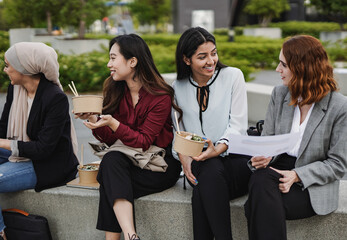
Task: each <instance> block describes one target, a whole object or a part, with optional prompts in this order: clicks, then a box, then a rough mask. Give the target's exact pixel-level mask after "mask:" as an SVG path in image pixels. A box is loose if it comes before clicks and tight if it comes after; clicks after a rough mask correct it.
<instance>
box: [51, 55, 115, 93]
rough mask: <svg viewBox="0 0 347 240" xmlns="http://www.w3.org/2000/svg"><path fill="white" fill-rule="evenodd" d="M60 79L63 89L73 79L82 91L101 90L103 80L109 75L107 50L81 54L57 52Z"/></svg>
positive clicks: (66, 88)
mask: <svg viewBox="0 0 347 240" xmlns="http://www.w3.org/2000/svg"><path fill="white" fill-rule="evenodd" d="M58 61H59V64H60V70H59V72H60V81H61V84H62V85H63V87H64V89H65V90H68V91H69V88H68V84H69V83H70V82H71V81H74V83H75V85H76V88H77V89H79V90H81V91H82V90H83V92H89V91H100V90H102V86H103V82H104V80H105V79H106V78H107V77H108V76H109V75H110V71H109V69H108V68H107V62H108V53H107V52H102V53H100V52H91V53H85V54H81V55H62V54H59V59H58Z"/></svg>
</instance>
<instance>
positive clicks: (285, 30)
mask: <svg viewBox="0 0 347 240" xmlns="http://www.w3.org/2000/svg"><path fill="white" fill-rule="evenodd" d="M249 27H259V25H247V26H245V27H235V32H236V35H242V34H243V29H244V28H249ZM269 27H278V28H281V29H282V37H283V38H286V37H288V36H294V35H298V34H308V35H311V36H314V37H316V38H319V33H320V32H322V31H328V32H329V31H339V30H340V27H339V25H338V24H337V23H334V22H305V21H288V22H278V23H270V25H269ZM345 28H347V24H345Z"/></svg>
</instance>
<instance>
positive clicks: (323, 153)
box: [245, 35, 347, 240]
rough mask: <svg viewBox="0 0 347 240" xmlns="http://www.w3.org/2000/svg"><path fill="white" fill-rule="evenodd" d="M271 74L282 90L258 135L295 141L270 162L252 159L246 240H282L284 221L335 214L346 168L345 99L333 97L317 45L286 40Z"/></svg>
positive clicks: (302, 39)
mask: <svg viewBox="0 0 347 240" xmlns="http://www.w3.org/2000/svg"><path fill="white" fill-rule="evenodd" d="M276 71H277V72H279V73H280V74H281V78H282V81H283V86H278V87H275V89H274V90H273V92H272V96H271V100H270V103H269V107H268V111H267V114H266V119H265V125H264V129H263V133H262V134H263V135H277V134H285V133H289V132H299V133H300V138H299V139H298V141H297V144H296V146H294V147H293V149H291V150H290V151H288V152H286V153H284V154H281V155H279V156H275V157H274V158H273V160H272V161H271V162H270V160H271V159H272V158H271V157H270V158H265V157H253V158H252V159H251V162H252V166H253V167H254V170H255V169H256V170H255V172H254V173H253V174H252V176H251V179H250V184H249V198H248V201H247V202H246V204H245V213H246V217H247V220H248V231H249V238H250V239H264V240H265V239H266V240H271V239H274V240H284V239H287V234H286V219H288V220H289V219H302V218H307V217H311V216H313V215H316V214H318V215H326V214H329V213H331V212H333V211H335V210H336V209H337V206H338V199H339V179H341V178H342V177H343V176H344V174H345V172H346V167H347V160H346V158H347V99H346V97H344V96H343V95H341V94H340V93H337V92H336V90H337V84H336V82H335V80H334V78H333V68H332V67H331V65H330V64H329V60H328V56H327V53H326V52H325V50H324V48H323V46H322V44H321V43H320V42H319V40H318V39H316V38H314V37H311V36H306V35H300V36H295V37H292V38H290V39H289V40H287V41H286V42H285V43H284V44H283V47H282V50H281V52H280V55H279V64H278V66H277V68H276ZM269 162H270V164H269ZM268 164H269V166H268ZM266 166H268V167H266Z"/></svg>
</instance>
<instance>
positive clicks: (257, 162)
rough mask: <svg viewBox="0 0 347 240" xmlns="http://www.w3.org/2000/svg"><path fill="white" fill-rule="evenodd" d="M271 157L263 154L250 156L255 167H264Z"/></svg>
mask: <svg viewBox="0 0 347 240" xmlns="http://www.w3.org/2000/svg"><path fill="white" fill-rule="evenodd" d="M271 159H272V157H264V156H255V157H252V158H251V162H252V166H253V167H255V168H256V169H259V168H266V166H267V165H269V162H270V161H271Z"/></svg>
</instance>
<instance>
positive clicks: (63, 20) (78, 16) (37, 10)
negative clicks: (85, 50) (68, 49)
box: [3, 0, 107, 38]
mask: <svg viewBox="0 0 347 240" xmlns="http://www.w3.org/2000/svg"><path fill="white" fill-rule="evenodd" d="M105 1H106V0H68V1H56V0H44V1H37V0H4V10H3V14H4V19H6V22H8V23H9V24H11V25H12V26H14V27H42V26H46V27H48V28H49V31H50V30H51V27H52V22H53V23H54V24H55V25H61V26H69V25H71V26H75V27H78V28H83V29H80V32H81V33H83V34H84V27H85V26H86V25H87V26H89V25H90V24H92V23H93V22H94V21H95V20H96V19H98V18H102V17H104V16H105V15H106V12H107V8H106V6H105V4H104V3H105ZM81 23H83V24H81ZM83 34H82V35H80V36H79V37H80V38H83V37H84V35H83Z"/></svg>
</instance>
